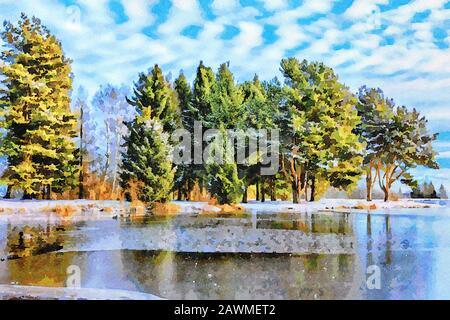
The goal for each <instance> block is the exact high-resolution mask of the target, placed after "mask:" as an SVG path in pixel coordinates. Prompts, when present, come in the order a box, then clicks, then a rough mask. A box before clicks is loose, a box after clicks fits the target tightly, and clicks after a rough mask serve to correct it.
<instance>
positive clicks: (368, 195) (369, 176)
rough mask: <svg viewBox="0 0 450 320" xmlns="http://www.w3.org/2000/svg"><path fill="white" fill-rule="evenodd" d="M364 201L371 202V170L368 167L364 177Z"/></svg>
mask: <svg viewBox="0 0 450 320" xmlns="http://www.w3.org/2000/svg"><path fill="white" fill-rule="evenodd" d="M366 190H367V193H366V199H367V201H372V193H373V181H372V168H371V167H369V170H367V175H366Z"/></svg>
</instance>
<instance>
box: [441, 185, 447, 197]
mask: <svg viewBox="0 0 450 320" xmlns="http://www.w3.org/2000/svg"><path fill="white" fill-rule="evenodd" d="M439 198H441V199H448V196H447V190H445V187H444V185H443V184H441V186H440V187H439Z"/></svg>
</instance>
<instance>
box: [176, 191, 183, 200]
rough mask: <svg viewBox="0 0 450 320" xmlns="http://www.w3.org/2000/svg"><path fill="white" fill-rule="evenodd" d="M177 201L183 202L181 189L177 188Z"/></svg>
mask: <svg viewBox="0 0 450 320" xmlns="http://www.w3.org/2000/svg"><path fill="white" fill-rule="evenodd" d="M177 200H178V201H181V200H183V193H182V192H181V188H178V193H177Z"/></svg>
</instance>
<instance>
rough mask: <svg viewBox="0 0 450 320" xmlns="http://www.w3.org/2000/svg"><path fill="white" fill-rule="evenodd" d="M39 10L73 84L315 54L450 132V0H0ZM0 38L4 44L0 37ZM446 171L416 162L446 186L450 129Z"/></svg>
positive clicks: (265, 65)
mask: <svg viewBox="0 0 450 320" xmlns="http://www.w3.org/2000/svg"><path fill="white" fill-rule="evenodd" d="M20 12H25V13H27V14H28V15H36V16H37V17H39V18H40V19H41V20H42V21H43V23H44V24H45V25H46V26H47V27H48V28H49V29H50V30H51V31H52V32H53V33H54V34H55V35H56V36H57V37H58V38H59V39H60V40H61V42H62V45H63V48H64V51H65V53H66V55H67V56H68V57H69V58H71V59H72V60H73V65H72V66H73V72H74V76H75V82H74V84H75V87H77V86H80V85H82V86H83V87H85V88H87V89H88V91H89V92H90V93H91V94H93V93H94V92H95V90H96V89H97V88H98V87H99V86H100V85H102V84H106V83H112V84H114V85H121V84H125V85H128V86H130V85H132V83H133V81H135V80H136V79H137V76H138V73H139V72H142V71H145V70H147V69H149V68H150V67H152V65H154V64H155V63H158V64H159V65H160V66H161V67H162V68H163V71H164V72H165V73H166V74H168V73H170V74H171V75H172V77H176V76H177V75H178V73H179V71H180V70H183V71H184V73H185V74H186V75H187V76H188V78H189V79H191V80H192V79H193V77H194V72H195V68H196V67H197V65H198V63H199V61H200V60H203V61H204V63H205V64H206V65H208V66H211V67H213V68H214V69H217V68H218V66H219V64H220V63H222V62H226V61H230V69H231V70H232V71H233V73H234V75H235V77H236V80H238V81H244V80H247V79H250V78H252V77H253V75H254V74H255V73H257V74H258V75H259V76H260V78H262V79H271V78H273V77H274V76H278V77H280V76H281V75H280V73H279V63H280V60H281V59H282V58H284V57H291V56H293V57H297V58H299V59H308V60H313V61H322V62H324V63H325V64H327V65H329V66H331V67H333V68H334V69H335V71H336V72H337V73H338V75H339V77H340V79H341V81H342V82H344V83H345V84H346V85H348V86H349V87H350V88H351V90H352V91H354V92H356V90H357V88H358V87H359V86H361V85H364V84H365V85H368V86H371V87H380V88H381V89H383V91H384V92H385V94H386V95H387V96H389V97H392V98H394V100H395V101H396V102H397V104H400V105H406V106H408V107H410V108H412V107H415V108H417V109H418V110H420V111H421V112H422V113H423V114H424V115H425V116H426V117H427V118H428V119H429V124H430V128H431V130H433V131H434V132H447V131H450V49H449V46H450V1H446V0H353V1H352V0H339V1H338V0H320V1H319V0H303V1H302V0H211V1H205V0H173V1H167V0H95V1H92V0H33V1H27V0H0V20H2V21H3V20H10V21H16V20H17V19H18V17H19V15H20ZM0 44H1V43H0ZM435 146H436V148H437V149H438V151H440V155H439V162H440V163H441V166H442V168H443V169H441V170H439V171H438V172H436V171H430V170H426V169H422V168H420V169H418V170H417V173H418V174H419V175H420V176H421V177H422V179H432V180H433V181H434V180H439V181H441V182H442V183H445V184H446V185H447V186H448V189H450V178H449V179H448V178H447V177H450V134H449V135H446V134H443V135H441V138H440V141H438V143H437V144H436V145H435Z"/></svg>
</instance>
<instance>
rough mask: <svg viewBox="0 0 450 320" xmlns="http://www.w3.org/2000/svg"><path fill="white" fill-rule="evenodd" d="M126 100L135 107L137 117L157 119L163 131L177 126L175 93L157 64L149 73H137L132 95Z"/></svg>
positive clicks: (178, 117) (168, 130)
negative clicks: (137, 77) (137, 76)
mask: <svg viewBox="0 0 450 320" xmlns="http://www.w3.org/2000/svg"><path fill="white" fill-rule="evenodd" d="M127 101H128V103H129V104H130V105H132V106H133V107H135V109H136V110H137V112H138V117H140V118H142V119H157V120H158V121H159V122H161V124H162V125H163V130H164V131H165V132H169V133H171V132H173V131H174V130H175V129H176V128H178V127H179V121H180V114H179V110H178V105H177V102H176V100H175V94H174V92H173V89H172V88H171V86H170V83H169V82H167V81H166V79H165V78H164V75H163V72H162V70H161V68H160V67H159V66H158V65H157V64H155V66H154V67H153V69H152V70H151V71H150V73H149V74H145V73H141V74H140V75H139V80H138V81H137V82H136V83H135V87H134V89H133V96H132V97H131V98H129V99H127Z"/></svg>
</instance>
